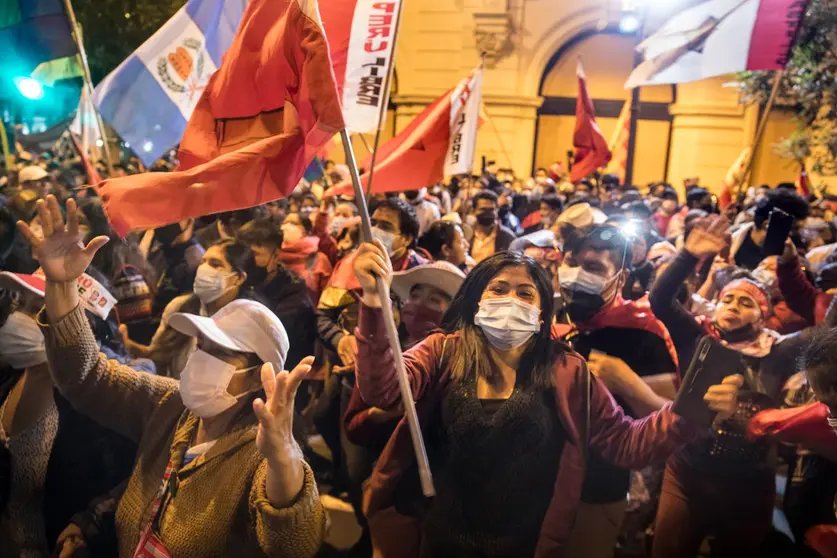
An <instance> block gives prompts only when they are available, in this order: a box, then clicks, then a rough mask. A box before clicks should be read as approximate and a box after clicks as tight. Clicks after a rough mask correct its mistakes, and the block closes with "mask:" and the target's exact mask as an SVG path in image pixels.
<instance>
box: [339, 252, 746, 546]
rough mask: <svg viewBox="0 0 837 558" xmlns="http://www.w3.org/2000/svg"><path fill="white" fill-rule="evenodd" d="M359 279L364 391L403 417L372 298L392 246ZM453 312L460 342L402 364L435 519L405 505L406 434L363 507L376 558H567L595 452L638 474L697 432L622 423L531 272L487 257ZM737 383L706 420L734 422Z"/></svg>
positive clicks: (719, 389)
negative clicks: (430, 477)
mask: <svg viewBox="0 0 837 558" xmlns="http://www.w3.org/2000/svg"><path fill="white" fill-rule="evenodd" d="M355 272H356V274H357V277H358V280H359V281H360V283H361V286H362V288H363V297H362V303H363V304H362V307H361V311H360V319H359V325H358V330H357V340H358V354H357V358H356V360H355V362H356V366H357V384H356V389H357V390H358V392H359V396H360V397H361V398H362V399H363V401H364V402H365V403H366V404H368V405H370V406H374V407H377V408H379V409H381V410H383V411H385V412H396V411H397V410H398V409H399V407H400V405H401V399H400V394H399V390H398V380H397V377H396V372H395V365H394V360H393V355H392V353H391V351H390V349H389V343H388V341H387V335H386V330H385V328H384V324H383V322H382V319H381V314H380V310H379V308H380V307H381V300H380V299H379V297H378V295H377V290H376V288H375V281H376V277H382V278H384V280H385V281H386V283H387V284H389V283H390V281H391V274H392V268H391V265H390V261H389V258H387V255H386V251H385V250H384V247H383V245H381V244H380V243H376V244H363V245H362V246H361V248H360V252H359V255H358V257H357V260H356V263H355ZM456 298H457V302H456V304H454V305H453V306H452V307H451V308H450V310H449V312H451V313H452V314H450V315H449V316H448V318H449V320H446V322H448V323H450V324H452V328H453V329H454V331H453V332H452V333H450V334H436V335H431V336H429V337H428V338H427V339H425V340H424V341H423V342H421V343H419V344H418V345H416V346H415V347H413V348H412V349H410V350H409V351H407V352H405V353H404V361H405V365H406V369H407V373H408V375H409V377H410V383H411V386H412V390H413V396H414V398H415V400H416V406H417V411H418V415H419V418H420V420H421V422H422V427H423V430H424V432H425V436H426V438H427V450H428V454H429V456H430V465H431V468H432V470H433V474H434V476H435V482H436V493H437V495H436V497H435V499H434V500H433V501H432V502H430V504H429V505H428V506H424V507H421V506H419V507H418V508H417V507H416V506H415V505H413V504H414V502H407V501H405V497H404V495H405V494H408V493H409V488H406V487H405V481H406V482H407V483H409V482H410V481H415V480H416V479H415V475H414V474H413V475H411V474H405V473H407V471H408V470H409V469H410V467H411V463H413V453H412V445H411V442H410V438H409V436H410V435H409V429H408V427H407V425H406V423H405V422H404V421H403V420H402V421H401V422H400V423H399V425H398V427H396V430H395V432H394V433H393V435H392V437H391V438H390V440H389V442H388V443H387V446H386V448H385V449H384V451H383V453H382V454H381V457H380V459H379V460H378V463H377V465H376V467H375V470H374V472H373V474H372V476H371V478H370V482H369V484H368V488H367V493H366V495H365V496H366V497H365V499H364V500H365V509H364V511H365V512H366V513H367V516H368V518H369V523H370V528H371V533H372V538H373V543H374V547H375V552H376V555H377V556H399V557H401V556H405V555H408V554H409V552H407V554H405V549H416V550H415V554H416V555H417V556H532V555H535V556H558V555H560V554H561V552H562V550H563V547H564V541H565V539H566V537H567V534H568V532H569V530H570V528H571V526H572V523H573V518H574V516H575V510H576V507H577V505H578V501H579V496H580V492H581V481H582V478H583V471H584V467H585V462H586V456H587V452H588V447H589V450H590V451H595V452H597V453H599V454H600V455H601V456H602V457H604V458H605V459H608V460H611V461H613V462H614V463H615V464H617V465H620V466H622V467H631V468H640V467H642V466H645V465H647V464H648V463H650V462H652V461H658V460H662V459H664V458H665V457H666V456H667V455H668V454H669V453H671V451H672V450H674V449H675V448H676V447H678V446H680V445H682V444H683V443H684V442H686V441H687V440H689V439H690V438H691V436H692V434H693V429H692V428H691V427H690V426H689V425H687V424H685V423H684V421H683V420H682V419H680V418H677V417H676V416H675V415H674V414H673V413H672V412H671V410H670V409H669V408H668V407H665V408H664V409H663V410H661V411H659V412H657V413H654V414H652V415H650V416H649V417H647V418H646V419H643V420H640V421H633V420H631V419H630V418H628V417H626V416H625V415H624V414H623V413H622V411H621V409H620V408H619V407H618V406H617V405H616V404H615V403H614V401H613V399H612V397H611V396H610V394H609V393H608V392H607V389H606V388H605V387H604V386H603V385H602V384H601V383H600V382H599V381H598V380H597V379H595V378H593V377H591V376H590V375H589V374H588V372H587V368H586V365H585V363H584V360H583V359H582V358H581V357H580V356H578V355H577V354H575V353H573V352H572V351H571V350H570V349H569V348H568V347H567V346H566V345H564V344H563V343H561V342H560V341H557V340H555V339H553V338H552V336H551V334H550V326H551V321H552V320H551V317H552V315H553V293H552V286H551V281H550V278H549V276H548V274H547V273H546V272H545V271H544V270H543V269H541V267H540V266H539V265H538V264H537V263H536V262H535V261H534V260H532V259H531V258H527V257H525V256H522V255H519V254H513V253H508V252H500V253H497V254H494V255H493V256H490V257H489V258H487V259H485V260H484V261H483V262H482V263H480V264H479V265H478V266H477V267H475V268H474V270H473V271H472V272H471V273H470V274H469V275H468V277H467V279H466V280H465V283H464V284H463V285H462V288H461V289H460V291H459V293H458V296H457V297H456ZM739 382H740V378H727V379H726V380H725V381H724V384H723V385H720V386H713V388H711V390H710V392H709V394H708V395H707V402H708V404H709V406H710V407H711V408H713V409H715V410H717V411H718V412H720V413H722V414H724V413H729V412H731V411H732V409H733V408H734V406H735V400H736V394H737V385H738V384H739ZM588 395H589V397H588ZM588 417H589V418H588ZM353 426H355V425H353V424H349V425H348V427H349V428H350V429H351V428H352V427H353ZM408 510H409V511H408ZM408 514H410V515H412V517H408Z"/></svg>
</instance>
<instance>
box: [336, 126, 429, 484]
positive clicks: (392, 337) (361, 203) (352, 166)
mask: <svg viewBox="0 0 837 558" xmlns="http://www.w3.org/2000/svg"><path fill="white" fill-rule="evenodd" d="M340 139H342V140H343V150H344V151H345V154H346V165H348V167H349V173H350V174H351V176H352V186H354V190H355V205H357V209H358V212H359V213H360V221H361V229H360V230H361V235H362V237H363V239H364V241H365V242H371V241H372V225H371V223H370V220H369V210H368V208H367V207H366V196H365V195H364V193H363V188H362V187H361V184H360V174H358V171H357V162H356V161H355V152H354V149H353V148H352V142H351V138H350V137H349V131H348V130H347V129H345V128H344V129H343V130H341V131H340ZM371 183H372V181H371V177H370V184H371ZM378 296H379V297H380V299H381V302H382V304H381V312H382V313H383V315H384V316H383V320H384V326H385V327H386V330H387V337H388V338H389V348H390V350H391V351H392V358H393V360H395V371H396V375H397V376H398V387H399V388H400V390H401V402H402V404H403V405H404V416H405V418H406V419H407V424H408V425H409V427H410V437H411V438H412V439H413V450H414V451H415V452H416V462H417V463H418V472H419V479H420V480H421V490H422V492H423V493H424V495H425V496H426V497H428V498H430V497H432V496H434V495H435V494H436V490H435V488H434V487H433V475H432V474H431V473H430V463H429V462H428V460H427V452H426V451H425V449H424V439H423V438H422V436H421V426H420V425H419V421H418V414H417V413H416V404H415V401H413V392H412V389H411V388H410V380H409V378H408V377H407V369H406V368H405V367H404V357H403V355H402V354H401V345H400V343H399V341H398V330H397V329H396V327H395V318H394V316H393V315H392V305H391V304H390V302H389V300H390V298H389V287H388V285H387V284H386V283H384V281H383V279H381V278H380V277H379V278H378Z"/></svg>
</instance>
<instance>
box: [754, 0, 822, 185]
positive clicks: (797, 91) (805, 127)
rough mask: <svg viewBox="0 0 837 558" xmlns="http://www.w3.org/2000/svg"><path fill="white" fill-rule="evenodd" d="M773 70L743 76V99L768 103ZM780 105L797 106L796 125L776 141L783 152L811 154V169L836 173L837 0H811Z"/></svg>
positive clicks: (801, 155)
mask: <svg viewBox="0 0 837 558" xmlns="http://www.w3.org/2000/svg"><path fill="white" fill-rule="evenodd" d="M774 75H775V73H774V72H745V73H743V74H741V75H740V76H739V82H740V84H741V92H742V95H743V100H744V101H745V102H748V103H764V102H765V101H766V100H767V98H768V96H769V94H770V89H771V87H772V85H773V78H774ZM777 104H778V105H780V106H783V107H786V108H789V109H791V110H792V111H793V113H794V115H795V118H796V121H797V124H798V127H797V131H796V132H795V133H794V134H793V135H792V136H790V137H788V138H785V139H784V140H783V141H781V142H780V143H779V144H777V145H776V146H775V147H776V151H777V153H779V154H780V155H782V156H785V157H792V158H794V159H797V160H802V159H805V158H806V157H809V158H810V160H811V161H812V162H813V167H812V169H813V170H814V171H815V172H817V173H819V174H823V175H830V176H831V175H837V0H812V1H811V3H810V4H809V6H808V11H807V13H806V14H805V19H804V20H803V23H802V27H801V29H800V31H799V35H798V36H797V38H796V41H795V43H794V47H793V49H792V50H791V55H790V59H789V62H788V65H787V67H786V69H785V72H784V74H783V77H782V82H781V85H780V89H779V96H778V101H777Z"/></svg>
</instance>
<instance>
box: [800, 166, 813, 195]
mask: <svg viewBox="0 0 837 558" xmlns="http://www.w3.org/2000/svg"><path fill="white" fill-rule="evenodd" d="M796 191H797V192H799V195H800V196H804V197H806V198H809V197H811V183H810V182H808V171H807V170H806V169H805V163H804V162H802V163H800V169H799V178H797V179H796Z"/></svg>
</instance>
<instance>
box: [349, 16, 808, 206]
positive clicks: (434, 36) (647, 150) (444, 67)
mask: <svg viewBox="0 0 837 558" xmlns="http://www.w3.org/2000/svg"><path fill="white" fill-rule="evenodd" d="M628 1H629V0H584V1H583V2H572V1H570V0H404V2H405V4H404V13H403V19H402V23H401V28H400V31H399V33H400V34H399V37H398V45H397V51H396V58H395V68H396V77H395V80H394V86H393V94H392V97H391V103H390V105H391V106H390V111H389V114H388V120H387V123H386V127H385V129H386V130H385V132H384V134H383V137H382V140H386V139H387V138H389V137H391V136H392V134H393V133H396V132H397V131H400V130H402V129H403V128H404V127H406V126H407V124H408V123H409V122H410V120H411V119H412V118H413V117H415V115H417V114H418V113H419V112H421V111H422V110H423V109H424V108H425V107H426V106H427V105H428V104H429V103H430V102H431V101H432V100H433V99H435V98H436V97H438V96H439V95H441V94H442V93H443V92H445V91H446V90H448V89H449V88H451V87H453V86H454V85H456V83H457V82H458V81H459V80H460V79H462V78H463V77H464V76H466V75H467V74H468V73H469V72H470V71H471V70H472V69H473V68H474V67H476V66H477V65H478V64H479V61H480V53H481V52H485V53H486V57H487V69H486V73H485V82H484V104H485V108H486V112H487V115H488V117H489V119H488V121H487V122H486V123H485V124H484V125H483V127H482V128H481V130H480V134H479V140H478V146H477V157H476V162H475V166H476V167H477V168H476V169H475V170H477V171H478V170H479V165H480V161H481V158H482V157H483V156H485V157H486V158H487V159H488V160H493V161H496V163H497V165H498V166H500V167H511V168H513V169H514V170H515V171H516V173H517V174H518V175H522V176H529V175H530V174H531V172H532V170H533V169H534V168H536V167H540V166H544V167H546V166H549V165H550V164H552V163H553V162H555V161H560V162H563V163H566V160H567V152H568V151H570V150H572V133H573V125H574V114H575V99H576V94H577V80H576V63H577V60H578V58H579V57H581V59H582V60H583V64H584V69H585V73H586V75H587V84H588V88H589V91H590V94H591V96H592V97H593V99H594V102H595V105H596V111H597V117H598V123H599V126H600V128H601V129H602V132H603V133H604V135H605V137H608V138H609V137H610V135H611V132H612V131H613V129H614V127H615V125H616V120H617V116H618V114H619V112H620V110H621V107H622V103H624V102H625V101H626V100H627V99H628V98H629V96H630V91H627V90H625V89H624V88H623V85H624V83H625V81H626V79H627V77H628V75H629V74H630V72H631V69H632V67H633V64H634V47H635V46H636V44H637V42H638V36H637V34H636V33H634V34H621V33H620V32H619V30H618V29H619V21H620V19H621V17H622V16H623V14H624V12H623V8H624V7H625V5H624V4H625V2H628ZM690 3H694V0H672V1H670V2H657V3H652V2H646V4H647V8H645V9H643V13H644V26H645V29H646V31H648V32H653V30H654V29H656V28H658V27H659V26H660V24H662V23H663V22H664V21H665V20H666V19H668V18H669V17H670V16H671V15H672V14H673V13H676V12H677V11H678V10H682V9H683V8H684V7H686V6H688V5H689V4H690ZM656 4H661V6H656ZM733 79H734V76H726V77H721V78H716V79H709V80H704V81H700V82H696V83H691V84H681V85H678V86H655V87H647V88H643V89H642V90H641V109H640V113H639V114H640V119H639V122H638V130H637V149H636V159H635V166H634V183H636V184H639V185H644V184H647V183H648V182H652V181H659V180H667V181H668V182H670V183H672V184H673V185H675V186H676V187H678V188H680V187H681V186H682V182H683V180H684V179H686V178H690V177H700V179H701V184H702V185H704V186H706V187H708V188H710V189H711V190H713V191H717V190H718V189H719V187H720V185H721V183H722V181H723V179H724V176H725V175H726V173H727V170H728V169H729V167H730V165H731V164H732V163H733V162H734V161H735V160H736V159H737V158H738V156H739V155H740V153H741V151H742V149H744V148H745V147H746V146H747V145H750V143H751V142H752V141H753V138H754V135H755V130H756V126H757V119H758V114H759V109H758V107H752V106H751V107H745V106H743V105H741V104H740V103H739V97H738V93H737V91H736V90H735V88H734V87H731V86H729V82H731V81H733ZM790 128H792V124H790V119H789V118H788V116H787V115H784V114H781V113H777V114H776V115H775V117H774V118H772V119H771V125H770V126H768V133H767V135H766V137H765V139H764V141H763V142H762V145H761V148H760V149H759V150H758V152H757V155H756V160H755V163H754V172H753V175H752V182H753V183H760V182H769V183H772V184H775V183H776V182H779V181H783V180H793V179H794V178H795V176H796V172H797V169H794V168H793V165H791V164H789V163H787V162H784V161H776V157H775V155H773V154H772V149H771V145H772V143H774V142H775V141H777V140H778V139H779V138H780V137H781V135H782V134H786V133H787V132H788V130H789V129H790ZM367 143H368V144H371V137H367ZM355 150H356V153H358V157H359V158H362V157H363V156H364V155H365V154H366V153H367V151H366V148H365V147H364V145H363V143H362V142H359V141H356V142H355ZM340 158H341V156H340V154H339V153H335V159H338V160H339V159H340Z"/></svg>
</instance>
